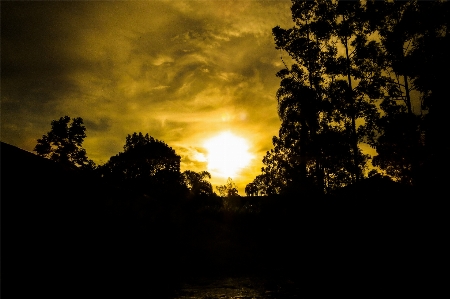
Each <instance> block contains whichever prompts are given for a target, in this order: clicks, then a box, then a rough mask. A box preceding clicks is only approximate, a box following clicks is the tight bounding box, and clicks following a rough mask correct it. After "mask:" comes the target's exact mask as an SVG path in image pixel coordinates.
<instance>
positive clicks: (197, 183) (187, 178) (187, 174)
mask: <svg viewBox="0 0 450 299" xmlns="http://www.w3.org/2000/svg"><path fill="white" fill-rule="evenodd" d="M182 177H183V181H184V184H185V185H186V187H187V188H188V189H189V192H190V195H191V196H210V195H213V194H214V192H213V189H212V186H211V183H210V182H209V181H207V179H211V174H210V173H209V172H207V171H201V172H195V171H192V170H186V171H184V172H183V173H182Z"/></svg>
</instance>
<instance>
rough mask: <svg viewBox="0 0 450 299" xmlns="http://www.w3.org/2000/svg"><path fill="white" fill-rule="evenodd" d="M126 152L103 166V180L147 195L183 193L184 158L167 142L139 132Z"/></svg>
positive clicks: (132, 136)
mask: <svg viewBox="0 0 450 299" xmlns="http://www.w3.org/2000/svg"><path fill="white" fill-rule="evenodd" d="M123 149H124V151H123V152H120V153H118V154H117V155H115V156H113V157H111V158H110V159H109V161H108V162H107V163H105V164H104V165H102V166H101V167H100V173H101V176H102V177H104V178H105V179H108V180H110V181H112V182H114V183H117V184H120V185H123V186H126V187H130V188H134V189H137V190H140V191H143V192H145V193H159V192H160V191H161V192H163V191H164V192H169V191H170V192H171V191H173V192H175V191H179V190H180V186H181V185H182V183H181V173H180V160H181V158H180V156H179V155H177V154H176V153H175V150H173V149H172V148H171V147H169V146H168V145H167V144H166V143H164V142H163V141H159V140H157V139H155V138H153V137H151V136H149V135H148V134H146V135H143V134H142V133H141V132H139V133H136V132H135V133H133V134H132V135H127V137H126V141H125V145H124V147H123ZM170 192H169V193H170Z"/></svg>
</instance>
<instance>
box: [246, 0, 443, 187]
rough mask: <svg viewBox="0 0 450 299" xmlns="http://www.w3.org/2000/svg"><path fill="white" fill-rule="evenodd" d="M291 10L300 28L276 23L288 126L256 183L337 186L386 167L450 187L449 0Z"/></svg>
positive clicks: (404, 178) (303, 4) (316, 4)
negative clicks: (370, 150)
mask: <svg viewBox="0 0 450 299" xmlns="http://www.w3.org/2000/svg"><path fill="white" fill-rule="evenodd" d="M291 11H292V19H293V21H294V23H295V24H294V26H293V27H292V28H289V29H284V28H280V27H279V26H277V27H275V28H273V30H272V33H273V36H274V39H275V44H276V48H277V49H279V50H280V53H281V55H282V58H281V59H282V61H283V63H284V66H285V67H284V68H283V69H282V70H280V71H279V72H278V73H277V76H278V77H279V78H280V79H281V83H280V88H279V89H278V92H277V101H278V115H279V117H280V119H281V121H282V124H281V127H280V130H279V134H278V136H274V137H273V146H274V147H273V149H271V150H270V151H268V152H267V154H266V155H265V156H264V158H263V161H262V162H263V164H264V167H263V168H262V173H261V175H258V176H257V177H256V178H255V179H254V181H253V182H252V183H250V184H248V185H247V188H246V190H248V191H249V192H250V193H251V194H259V195H266V194H282V193H291V194H298V193H302V194H304V193H305V192H313V193H315V194H317V193H321V194H323V193H333V191H334V190H336V189H338V188H340V187H343V186H346V185H350V184H353V183H356V182H358V181H360V180H361V179H363V178H366V177H367V176H369V177H370V176H373V175H377V174H378V175H384V176H388V177H390V178H391V179H393V180H394V181H398V182H401V183H403V184H406V185H410V186H415V187H418V188H423V189H427V188H434V187H436V186H439V185H441V184H443V183H444V182H445V181H446V178H448V174H447V173H448V169H449V166H450V165H449V162H448V158H447V153H448V152H449V150H450V147H449V144H448V143H447V142H446V140H445V139H446V138H445V137H446V134H448V129H449V123H448V120H447V117H446V114H447V113H448V111H449V108H450V102H449V100H448V92H447V88H446V87H447V86H446V85H447V84H448V82H450V81H449V75H448V74H449V67H450V63H449V54H448V53H450V45H449V41H448V32H449V27H448V26H449V24H448V23H449V20H450V14H449V3H448V1H367V2H363V1H331V0H328V1H327V0H325V1H295V0H294V1H292V6H291ZM284 53H287V54H288V55H289V57H288V58H283V54H284ZM414 93H416V94H420V98H419V99H417V103H416V102H415V100H416V99H415V97H414V96H413V94H414ZM363 143H365V144H368V145H370V146H371V147H372V148H374V149H375V150H376V153H377V154H376V156H374V157H373V158H372V161H371V162H372V164H373V166H375V167H376V169H378V170H376V169H373V170H371V171H370V172H369V171H368V166H369V165H370V163H369V162H370V159H371V157H370V156H368V155H366V154H364V153H363V151H362V150H361V145H362V144H363Z"/></svg>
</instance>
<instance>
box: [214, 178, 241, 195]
mask: <svg viewBox="0 0 450 299" xmlns="http://www.w3.org/2000/svg"><path fill="white" fill-rule="evenodd" d="M216 189H217V191H218V192H219V195H220V196H221V197H234V196H239V194H238V190H237V187H236V184H235V183H234V182H233V180H232V179H231V178H228V179H227V183H226V184H225V185H219V186H216Z"/></svg>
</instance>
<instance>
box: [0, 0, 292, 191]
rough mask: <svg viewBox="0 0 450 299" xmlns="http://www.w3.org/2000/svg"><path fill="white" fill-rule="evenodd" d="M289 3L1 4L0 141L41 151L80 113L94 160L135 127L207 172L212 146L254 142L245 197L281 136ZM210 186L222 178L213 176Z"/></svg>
mask: <svg viewBox="0 0 450 299" xmlns="http://www.w3.org/2000/svg"><path fill="white" fill-rule="evenodd" d="M290 6H291V2H290V1H289V0H271V1H267V0H266V1H253V0H237V1H228V0H217V1H194V0H174V1H158V0H157V1H128V2H116V1H108V2H98V1H90V2H85V1H83V2H78V1H77V2H75V1H62V2H47V1H45V2H22V1H20V2H18V1H12V2H5V1H2V2H1V140H2V141H3V142H6V143H9V144H12V145H15V146H18V147H20V148H23V149H25V150H28V151H33V148H34V146H35V145H36V142H37V139H38V138H41V137H42V135H44V134H46V133H47V132H48V131H49V130H50V128H51V126H50V122H51V121H52V120H55V119H59V118H60V117H62V116H65V115H68V116H70V117H82V118H83V120H84V124H85V126H86V134H87V137H86V139H85V141H84V143H83V147H84V148H85V149H86V151H87V155H88V157H89V158H90V159H92V160H94V162H95V163H96V164H104V163H105V162H107V161H108V159H109V158H110V157H111V156H113V155H116V154H118V153H119V152H121V151H123V146H124V144H125V138H126V136H127V135H128V134H132V133H133V132H142V133H144V134H145V133H148V134H149V135H150V136H153V137H154V138H156V139H158V140H162V141H164V142H165V143H167V144H168V145H169V146H170V147H172V148H173V149H174V150H175V151H176V153H177V154H178V155H180V156H181V171H184V170H188V169H189V170H193V171H203V170H208V164H207V163H208V161H207V159H206V157H207V154H208V152H207V148H206V146H205V143H207V141H208V140H210V139H211V138H214V137H215V136H218V135H220V134H223V133H224V132H228V133H231V134H233V135H234V136H236V137H238V138H240V140H245V141H246V142H247V144H248V155H249V157H251V159H250V161H249V163H248V165H247V166H246V167H245V168H243V169H241V171H240V172H238V173H236V174H235V175H234V177H232V179H233V181H234V182H235V183H236V184H237V186H238V189H239V194H241V195H244V194H245V193H244V188H245V186H246V185H247V184H248V183H250V182H251V181H252V180H253V179H254V178H255V177H256V175H258V174H260V173H261V167H262V166H263V164H262V162H261V161H262V158H263V156H264V155H265V153H266V152H267V151H268V150H270V149H271V148H272V137H273V136H274V135H278V129H279V127H280V123H281V122H280V120H279V118H278V115H277V100H276V91H277V89H278V87H279V84H280V79H279V78H277V77H276V76H275V74H276V73H277V72H278V71H279V70H280V69H282V68H283V64H282V60H281V58H280V57H281V56H283V57H287V54H286V53H282V52H280V51H279V50H276V49H275V43H274V39H273V36H272V28H273V27H275V26H277V25H279V26H281V27H283V28H288V27H292V26H293V22H292V19H291V12H290ZM211 174H212V179H211V182H212V183H213V185H214V186H215V185H218V184H225V182H226V179H227V178H226V177H219V176H218V175H217V173H211Z"/></svg>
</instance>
